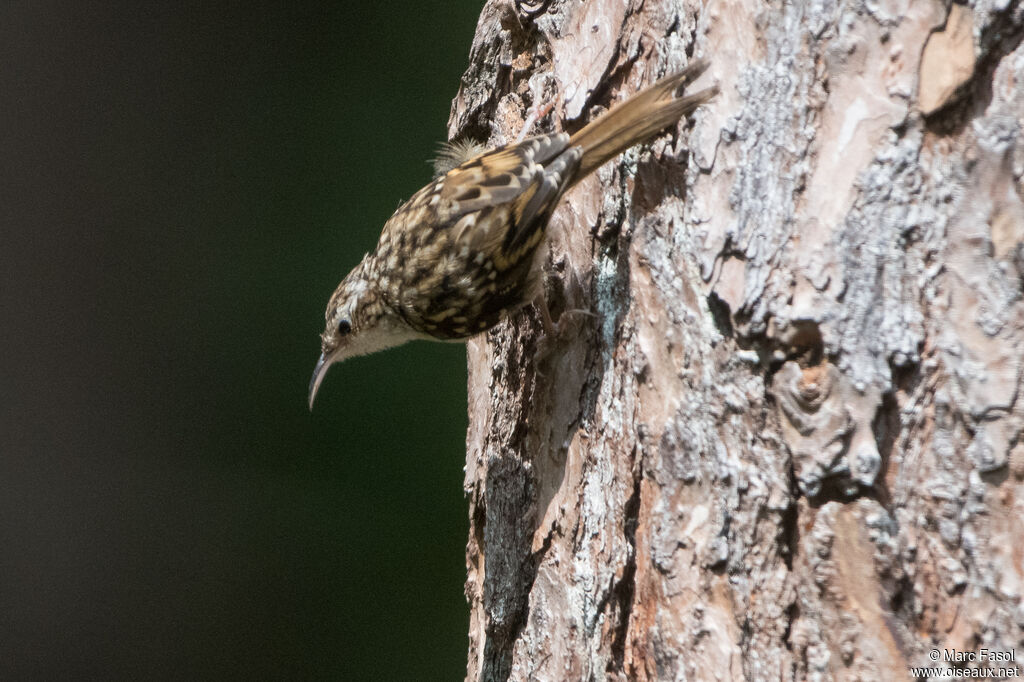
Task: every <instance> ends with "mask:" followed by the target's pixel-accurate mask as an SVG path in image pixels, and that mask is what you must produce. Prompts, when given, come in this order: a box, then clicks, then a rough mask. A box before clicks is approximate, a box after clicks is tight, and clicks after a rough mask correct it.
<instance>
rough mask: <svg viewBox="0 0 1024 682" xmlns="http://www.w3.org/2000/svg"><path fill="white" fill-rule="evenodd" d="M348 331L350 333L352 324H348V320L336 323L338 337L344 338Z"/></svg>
mask: <svg viewBox="0 0 1024 682" xmlns="http://www.w3.org/2000/svg"><path fill="white" fill-rule="evenodd" d="M350 331H352V323H351V322H349V321H348V320H342V321H341V322H339V323H338V335H339V336H345V335H346V334H348V333H349V332H350Z"/></svg>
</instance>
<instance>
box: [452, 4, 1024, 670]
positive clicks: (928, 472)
mask: <svg viewBox="0 0 1024 682" xmlns="http://www.w3.org/2000/svg"><path fill="white" fill-rule="evenodd" d="M1022 37H1024V9H1022V7H1021V4H1020V3H1018V2H999V1H997V0H989V1H983V0H978V1H976V2H971V3H968V4H966V5H954V6H952V8H951V7H950V6H948V5H947V4H946V3H944V2H941V1H939V0H920V1H918V0H914V1H913V2H909V1H900V0H891V1H890V2H870V1H868V0H862V1H860V2H858V1H853V0H851V1H849V2H840V1H832V0H822V1H821V2H807V3H802V2H790V3H764V2H760V1H754V0H730V1H727V2H717V1H716V2H709V3H706V4H705V3H697V2H693V1H684V0H679V1H676V2H673V1H670V0H635V1H631V2H621V1H615V0H590V1H589V2H586V3H580V2H575V1H572V0H551V1H550V2H547V3H543V2H538V3H534V6H529V7H528V6H527V5H526V4H525V3H523V4H517V3H510V2H507V1H505V2H489V3H488V4H487V5H486V6H485V7H484V10H483V14H482V16H481V20H480V24H479V26H478V29H477V34H476V37H475V40H474V45H473V50H472V54H471V66H470V69H469V71H468V72H467V74H466V76H465V78H464V80H463V87H462V89H461V91H460V93H459V96H458V98H457V99H456V102H455V104H454V107H453V114H452V125H451V132H452V133H453V134H457V135H459V136H467V135H468V136H475V137H477V138H483V139H487V140H488V141H489V142H491V143H498V142H502V141H506V140H509V139H512V138H513V137H514V136H515V135H517V134H518V133H519V131H520V129H521V127H522V125H523V122H524V120H525V119H526V116H527V112H528V110H530V108H531V107H533V106H535V105H537V103H538V102H540V103H546V102H549V101H554V102H555V103H556V105H555V107H554V109H553V112H552V114H551V115H549V116H548V117H546V118H543V119H541V122H540V124H539V127H540V129H552V128H558V129H567V130H575V129H578V127H579V126H581V125H582V124H583V123H584V122H586V121H587V120H589V119H590V118H591V117H592V116H593V114H594V113H595V111H596V110H598V109H599V108H601V107H606V106H608V105H609V104H610V103H611V102H613V101H616V100H618V99H619V98H620V97H622V96H624V95H626V94H628V93H631V92H635V91H636V90H637V89H639V88H640V87H642V86H643V85H645V84H649V83H651V82H653V81H654V80H655V79H656V78H657V77H658V76H659V75H662V74H664V73H665V72H667V71H670V70H674V69H678V68H680V67H682V66H683V65H684V64H686V63H687V61H688V60H689V59H690V58H691V55H699V56H705V57H708V58H710V59H711V60H712V68H711V73H710V76H711V78H712V79H715V80H717V81H718V82H719V84H720V85H721V87H722V94H721V96H720V97H719V98H718V99H716V100H715V101H714V102H712V103H711V104H709V105H707V106H706V107H704V108H703V109H702V110H701V111H699V112H698V113H697V114H696V115H695V116H694V118H693V120H692V121H691V122H689V123H685V122H684V123H682V124H681V125H680V126H679V127H678V129H677V130H675V131H673V132H672V133H671V134H666V135H664V136H662V137H661V138H659V139H658V140H657V141H656V142H655V143H653V144H651V145H648V146H645V147H642V148H638V149H635V150H633V151H631V152H628V153H627V154H624V155H623V156H622V157H620V158H619V159H618V160H616V161H613V162H612V163H610V164H608V165H607V166H606V167H605V168H603V169H601V170H600V171H598V173H597V174H595V176H592V177H591V178H590V179H588V180H586V181H585V182H583V183H582V184H581V185H580V186H578V187H577V188H576V189H574V190H573V191H572V192H571V193H570V194H569V195H568V197H567V199H566V201H565V202H564V205H563V206H562V207H561V208H559V210H558V211H557V212H556V214H555V217H554V219H553V221H552V226H551V261H552V265H551V271H552V274H553V278H552V279H553V282H554V284H553V286H552V287H551V292H550V295H549V298H550V299H551V306H552V307H553V308H554V309H555V312H556V313H557V312H558V311H560V310H567V309H568V310H573V309H582V310H587V311H590V312H592V313H593V315H592V316H588V315H582V314H573V315H570V316H569V317H565V318H563V320H564V323H563V327H565V328H566V329H568V331H566V332H565V333H563V334H562V336H561V337H560V338H559V339H558V340H556V341H554V342H552V340H550V339H548V340H546V341H545V342H543V343H541V342H539V334H540V324H539V322H538V320H537V319H536V316H535V315H534V314H533V313H532V312H530V311H527V312H526V313H524V314H522V315H519V316H517V317H515V318H514V319H512V320H509V321H507V322H505V323H503V324H502V325H500V326H499V327H498V328H497V329H495V330H493V331H492V332H491V333H490V334H488V335H487V336H486V337H485V338H481V339H478V340H476V341H473V342H471V343H470V346H469V366H470V379H469V412H470V429H469V434H468V439H467V440H468V452H467V469H466V489H467V493H468V495H469V499H470V518H471V535H470V539H469V544H468V548H467V563H468V568H469V575H468V580H467V595H468V597H469V599H470V604H471V610H472V617H471V628H470V633H469V637H470V649H469V665H468V673H467V678H468V679H470V680H506V679H511V680H534V679H536V680H584V679H593V680H603V679H619V680H626V679H630V680H632V679H636V680H676V679H688V680H693V679H698V680H704V679H718V680H735V679H750V680H776V679H780V680H796V679H821V680H830V679H844V680H845V679H862V680H882V679H885V680H888V679H908V678H909V676H910V672H909V666H912V665H913V666H916V665H930V664H932V661H931V660H930V658H929V652H930V651H931V650H933V649H936V648H953V649H957V650H960V651H965V652H971V651H978V650H980V649H981V648H988V649H994V650H1007V651H1008V650H1013V649H1014V647H1016V648H1017V651H1018V658H1021V656H1024V603H1022V586H1024V583H1022V580H1024V558H1022V554H1021V552H1022V546H1024V542H1022V539H1024V538H1022V529H1024V484H1022V479H1024V438H1022V430H1024V401H1022V400H1021V399H1020V395H1021V388H1022V373H1021V361H1022V357H1024V303H1022V277H1024V275H1022V273H1024V247H1022V245H1021V244H1022V242H1024V199H1022V195H1024V179H1022V178H1024V139H1022V135H1024V132H1022V131H1024V47H1022V44H1021V43H1022ZM559 282H561V283H562V284H559ZM565 283H569V284H570V286H565ZM573 283H576V285H573ZM943 665H947V666H948V665H952V664H949V663H946V664H943ZM1018 665H1019V663H1018Z"/></svg>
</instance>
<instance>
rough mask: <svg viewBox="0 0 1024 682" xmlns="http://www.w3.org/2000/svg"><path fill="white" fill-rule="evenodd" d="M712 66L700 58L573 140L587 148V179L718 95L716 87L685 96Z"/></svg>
mask: <svg viewBox="0 0 1024 682" xmlns="http://www.w3.org/2000/svg"><path fill="white" fill-rule="evenodd" d="M707 68H708V62H707V61H706V60H703V59H700V60H697V61H694V62H693V63H691V64H690V65H688V66H687V67H686V68H685V69H683V70H682V71H680V72H678V73H675V74H672V75H671V76H666V77H665V78H662V79H661V80H659V81H658V82H657V83H655V84H654V85H652V86H651V87H649V88H647V89H646V90H642V91H640V92H639V93H637V94H635V95H633V96H632V97H630V98H629V99H627V100H626V101H625V102H620V103H619V104H616V105H615V106H613V107H612V108H611V109H609V110H608V112H607V113H605V114H604V115H602V116H600V117H598V118H597V119H595V120H594V121H591V122H590V123H588V124H587V125H586V126H584V127H583V128H582V129H580V130H579V132H577V133H576V134H575V135H573V136H572V138H571V139H570V140H569V145H570V146H574V147H575V146H578V147H582V148H583V158H582V159H581V160H580V170H579V171H578V172H577V173H576V178H579V179H583V178H585V177H587V175H589V174H590V172H591V171H593V170H595V169H597V168H598V167H599V166H601V165H602V164H603V163H604V162H606V161H608V160H609V159H611V158H612V157H614V156H616V155H618V154H619V153H621V152H623V151H625V150H626V149H628V148H630V147H632V146H633V145H635V144H640V143H641V142H646V141H647V140H649V139H650V138H652V137H654V136H655V135H656V134H657V133H659V132H661V131H662V130H664V129H665V128H667V127H668V126H670V125H672V124H673V123H675V122H676V121H678V120H679V119H680V118H682V117H683V116H686V115H687V114H689V113H690V112H691V111H693V110H694V109H696V108H697V107H698V106H700V105H701V104H703V103H704V102H706V101H708V100H709V99H711V98H712V97H714V96H715V95H717V94H718V87H717V86H712V87H710V88H706V89H704V90H701V91H700V92H695V93H694V94H692V95H685V96H683V90H684V89H685V87H686V86H687V85H688V84H689V83H690V82H692V81H694V80H696V78H697V77H698V76H700V75H701V74H702V73H704V71H705V69H707Z"/></svg>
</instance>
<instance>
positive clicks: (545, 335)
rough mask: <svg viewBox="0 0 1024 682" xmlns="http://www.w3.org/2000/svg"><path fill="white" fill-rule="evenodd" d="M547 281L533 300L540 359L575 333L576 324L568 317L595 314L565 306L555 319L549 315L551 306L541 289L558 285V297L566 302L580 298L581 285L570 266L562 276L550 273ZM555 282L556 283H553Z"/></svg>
mask: <svg viewBox="0 0 1024 682" xmlns="http://www.w3.org/2000/svg"><path fill="white" fill-rule="evenodd" d="M548 281H549V286H548V287H544V288H542V291H541V292H540V293H538V294H537V296H536V297H535V298H534V300H533V303H534V305H535V306H536V307H537V312H538V314H539V317H540V322H541V335H540V338H539V339H538V341H537V356H538V358H541V359H542V358H544V357H546V356H547V355H548V354H549V353H550V352H551V350H552V349H553V348H554V346H555V345H557V344H558V343H559V342H560V341H561V340H562V339H563V338H566V337H569V336H570V334H572V335H575V333H576V332H577V331H578V324H574V323H572V322H571V321H570V317H574V316H577V315H586V316H589V317H594V316H595V315H594V313H592V312H591V311H589V310H584V309H582V308H565V309H563V310H562V311H561V313H560V314H559V315H558V319H557V320H555V319H554V318H553V317H552V315H551V308H550V306H549V305H548V296H546V295H545V292H544V291H543V289H545V288H546V289H552V290H553V289H554V288H555V287H556V286H557V287H559V289H560V291H559V292H558V294H557V295H558V297H559V298H560V299H561V301H562V302H564V303H566V304H568V303H569V302H570V301H573V302H575V301H580V300H582V298H583V285H582V284H581V283H580V280H579V277H577V276H576V272H575V270H573V269H572V268H569V269H568V271H567V272H566V273H565V274H564V275H563V276H562V277H559V276H557V275H554V274H552V275H551V276H550V277H549V279H548ZM556 282H557V284H555V283H556ZM550 293H551V294H552V295H555V294H556V292H555V291H550Z"/></svg>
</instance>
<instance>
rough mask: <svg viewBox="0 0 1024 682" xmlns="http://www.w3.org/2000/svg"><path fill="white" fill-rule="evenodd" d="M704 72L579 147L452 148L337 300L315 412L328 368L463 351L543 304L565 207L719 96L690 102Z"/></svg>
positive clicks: (693, 69) (563, 141)
mask: <svg viewBox="0 0 1024 682" xmlns="http://www.w3.org/2000/svg"><path fill="white" fill-rule="evenodd" d="M707 68H708V62H707V61H706V60H694V61H692V62H691V63H690V64H689V65H688V66H686V67H685V68H684V69H682V70H681V71H678V72H676V73H674V74H672V75H669V76H666V77H664V78H662V79H660V80H658V81H657V82H655V83H654V84H653V85H651V86H650V87H649V88H646V89H644V90H641V91H640V92H638V93H636V94H635V95H633V96H631V97H629V98H627V99H626V100H624V101H622V102H620V103H618V104H616V105H614V106H612V107H611V108H610V109H609V110H608V111H607V112H605V113H603V114H602V115H600V116H598V117H597V118H595V119H594V120H593V121H591V122H590V123H588V124H587V125H585V126H584V127H583V128H581V129H580V130H579V131H577V132H576V133H574V134H572V135H569V134H567V133H565V132H557V133H549V134H541V135H535V136H531V137H525V138H523V139H521V140H519V141H515V142H512V143H510V144H506V145H503V146H499V147H496V148H494V149H489V150H488V149H486V148H484V147H483V146H482V145H479V144H476V143H472V142H470V143H456V144H453V145H450V146H448V147H447V148H446V150H445V151H444V152H443V153H442V155H441V158H440V159H439V160H438V162H437V163H436V167H437V169H438V171H439V172H438V173H437V176H436V177H435V179H434V180H433V181H432V182H431V183H429V184H428V185H426V186H425V187H423V188H422V189H420V190H419V191H418V192H416V193H415V194H414V195H412V197H411V198H410V199H409V200H408V201H406V202H405V203H403V204H402V205H401V206H399V207H398V209H397V210H396V211H395V212H394V214H393V215H392V216H391V217H390V218H389V219H388V220H387V222H386V223H385V224H384V228H383V230H382V231H381V235H380V239H379V241H378V242H377V246H376V247H375V248H374V250H373V251H371V252H369V253H367V254H366V255H365V256H364V257H363V259H362V260H361V261H360V263H359V264H358V265H357V266H356V267H355V268H353V270H352V271H351V272H350V273H349V274H348V275H347V276H346V277H345V278H344V279H343V280H342V281H341V284H339V285H338V287H337V289H335V291H334V293H333V295H332V296H331V297H330V300H329V301H328V304H327V311H326V313H325V316H324V317H325V319H326V325H325V329H324V332H323V334H321V337H320V342H321V343H320V350H321V353H320V358H319V359H318V360H317V362H316V366H315V368H314V370H313V376H312V378H311V379H310V382H309V408H310V409H311V410H312V409H313V400H314V399H315V398H316V394H317V392H318V391H319V389H320V385H321V383H322V382H323V379H324V376H325V375H326V373H327V370H328V369H329V368H330V367H331V365H334V364H336V363H338V362H341V361H342V360H345V359H348V358H351V357H355V356H358V355H365V354H368V353H373V352H376V351H380V350H384V349H386V348H391V347H394V346H398V345H400V344H403V343H405V342H407V341H412V340H414V339H432V340H439V341H461V340H465V339H467V338H469V337H471V336H474V335H476V334H480V333H483V332H486V331H487V330H488V329H490V328H492V327H494V326H495V325H497V324H498V323H499V322H500V321H501V320H502V319H503V318H505V317H507V316H509V315H510V314H512V313H513V312H515V311H516V310H518V309H519V308H521V307H523V306H525V305H527V304H529V303H530V302H531V301H533V300H535V299H537V298H538V296H539V297H540V298H543V296H542V293H541V291H542V289H543V286H542V282H543V262H542V259H541V258H540V257H538V254H539V253H543V249H541V248H539V247H540V246H541V245H542V242H543V240H544V237H545V233H546V228H547V224H548V220H549V219H550V218H551V214H552V213H553V212H554V210H555V207H556V206H557V205H558V203H559V201H560V199H561V198H562V196H563V195H564V194H565V193H566V192H567V191H568V190H569V189H570V188H571V187H573V185H575V184H577V183H578V182H580V181H581V180H582V179H583V178H585V177H586V176H587V175H589V174H590V173H592V172H594V171H595V170H597V169H598V168H599V167H600V166H602V165H603V164H604V163H606V162H607V161H609V160H611V159H612V158H614V157H615V156H618V155H619V154H620V153H622V152H623V151H625V150H627V149H629V148H630V147H632V146H634V145H637V144H641V143H644V142H647V141H649V140H651V139H653V138H654V137H655V136H656V135H657V134H658V133H660V132H661V131H662V130H664V129H665V128H667V127H669V126H671V125H674V124H675V123H676V122H677V121H679V120H680V119H681V118H682V117H684V116H686V115H688V114H690V113H692V112H693V111H694V110H695V109H696V108H697V107H699V106H700V105H701V104H703V103H705V102H707V101H708V100H710V99H711V98H712V97H714V96H715V95H716V94H717V93H718V88H717V86H711V87H708V88H705V89H703V90H701V91H699V92H696V93H693V94H686V93H685V89H686V86H687V85H689V84H690V83H691V82H692V81H694V80H695V79H697V78H698V77H699V76H700V75H701V74H702V73H703V72H704V71H705V70H706V69H707ZM539 302H540V303H541V304H542V305H543V301H539ZM546 311H547V309H546V308H544V311H543V312H546ZM544 318H545V319H546V320H549V319H550V318H549V317H548V316H547V315H545V316H544Z"/></svg>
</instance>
